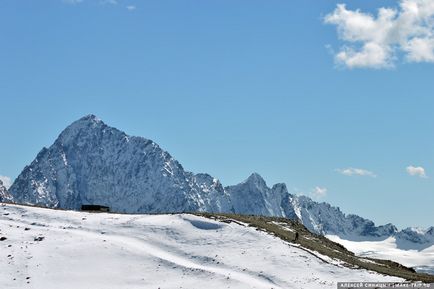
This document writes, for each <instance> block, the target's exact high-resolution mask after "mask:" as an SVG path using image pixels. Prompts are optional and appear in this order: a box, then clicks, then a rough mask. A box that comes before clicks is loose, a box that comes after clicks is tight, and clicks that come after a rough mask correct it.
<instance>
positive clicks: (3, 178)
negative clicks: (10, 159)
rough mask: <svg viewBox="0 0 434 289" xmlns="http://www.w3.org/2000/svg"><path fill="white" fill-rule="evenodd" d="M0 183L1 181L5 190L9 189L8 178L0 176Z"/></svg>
mask: <svg viewBox="0 0 434 289" xmlns="http://www.w3.org/2000/svg"><path fill="white" fill-rule="evenodd" d="M0 181H2V183H3V186H5V188H6V189H9V188H10V186H11V185H12V180H11V178H10V177H7V176H0Z"/></svg>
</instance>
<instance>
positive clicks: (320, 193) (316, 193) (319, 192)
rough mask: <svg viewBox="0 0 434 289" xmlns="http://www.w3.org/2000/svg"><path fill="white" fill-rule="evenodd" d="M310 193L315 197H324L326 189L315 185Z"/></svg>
mask: <svg viewBox="0 0 434 289" xmlns="http://www.w3.org/2000/svg"><path fill="white" fill-rule="evenodd" d="M310 194H311V195H312V196H313V197H314V198H316V199H320V198H324V197H325V196H326V195H327V189H326V188H322V187H315V188H314V189H313V191H312V192H311V193H310Z"/></svg>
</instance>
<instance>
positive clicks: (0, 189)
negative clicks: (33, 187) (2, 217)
mask: <svg viewBox="0 0 434 289" xmlns="http://www.w3.org/2000/svg"><path fill="white" fill-rule="evenodd" d="M10 199H11V196H10V195H9V192H8V190H7V189H6V187H5V186H4V184H3V182H2V181H1V180H0V202H3V201H10Z"/></svg>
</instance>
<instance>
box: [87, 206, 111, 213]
mask: <svg viewBox="0 0 434 289" xmlns="http://www.w3.org/2000/svg"><path fill="white" fill-rule="evenodd" d="M81 210H82V211H87V212H110V208H109V207H106V206H100V205H81Z"/></svg>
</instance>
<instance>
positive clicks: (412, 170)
mask: <svg viewBox="0 0 434 289" xmlns="http://www.w3.org/2000/svg"><path fill="white" fill-rule="evenodd" d="M406 171H407V173H408V174H409V175H410V176H419V177H421V178H427V175H426V173H425V169H424V168H423V167H415V166H408V167H407V168H406Z"/></svg>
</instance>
